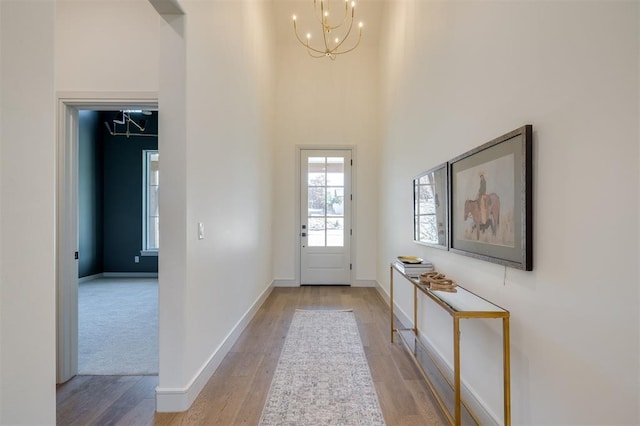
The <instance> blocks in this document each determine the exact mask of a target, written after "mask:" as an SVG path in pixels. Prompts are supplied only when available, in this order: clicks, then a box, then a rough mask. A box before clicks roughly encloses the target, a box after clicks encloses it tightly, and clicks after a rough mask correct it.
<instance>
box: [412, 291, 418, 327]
mask: <svg viewBox="0 0 640 426" xmlns="http://www.w3.org/2000/svg"><path fill="white" fill-rule="evenodd" d="M413 332H414V333H415V335H416V338H417V337H418V287H417V286H415V285H414V286H413Z"/></svg>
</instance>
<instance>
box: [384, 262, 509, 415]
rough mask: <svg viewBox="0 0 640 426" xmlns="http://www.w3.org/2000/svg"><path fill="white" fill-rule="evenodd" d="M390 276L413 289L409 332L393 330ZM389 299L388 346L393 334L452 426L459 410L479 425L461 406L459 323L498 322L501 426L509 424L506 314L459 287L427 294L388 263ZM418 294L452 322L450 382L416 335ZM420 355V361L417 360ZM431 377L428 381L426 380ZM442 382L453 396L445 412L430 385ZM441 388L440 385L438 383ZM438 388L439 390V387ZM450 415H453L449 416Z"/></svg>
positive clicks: (507, 329)
mask: <svg viewBox="0 0 640 426" xmlns="http://www.w3.org/2000/svg"><path fill="white" fill-rule="evenodd" d="M394 272H395V273H397V274H399V275H400V276H401V277H403V278H404V279H405V280H403V281H405V282H409V283H410V284H411V285H413V328H395V326H394V315H393V304H394V302H393V276H394ZM389 282H390V292H391V294H390V297H391V303H390V304H389V305H390V307H391V309H390V311H391V343H393V337H394V333H398V335H399V336H400V338H401V340H402V342H403V343H404V345H405V347H406V348H407V349H408V350H409V352H410V353H411V354H412V355H413V359H414V361H415V362H416V365H417V366H418V367H419V369H420V371H421V372H422V375H423V376H424V378H425V380H426V381H427V384H428V385H429V388H430V389H431V391H432V392H433V394H434V396H435V398H436V400H437V401H438V404H439V405H440V408H441V409H442V411H443V412H444V414H445V416H446V417H447V419H448V420H449V423H450V424H452V425H454V424H455V425H461V424H462V415H463V410H462V406H464V409H465V415H466V414H468V416H469V417H470V418H471V419H472V420H473V421H474V422H475V423H477V424H480V422H479V420H478V419H477V417H476V416H475V414H474V413H473V412H472V410H471V409H470V408H469V406H468V405H467V404H466V403H465V401H464V400H463V399H462V397H461V387H460V320H461V319H473V318H502V346H503V389H504V424H505V425H507V426H509V425H510V424H511V380H510V374H511V373H510V364H509V362H510V360H509V311H507V310H505V309H503V308H501V307H499V306H497V305H495V304H493V303H491V302H489V301H488V300H485V299H483V298H482V297H480V296H477V295H476V294H474V293H472V292H470V291H468V290H466V289H464V288H463V287H460V286H458V287H456V289H457V292H456V293H447V292H443V291H431V290H430V289H429V288H428V287H427V286H426V285H423V284H421V283H420V280H419V279H418V278H412V277H410V276H408V275H406V274H405V273H404V272H403V271H401V270H400V269H398V268H397V267H396V266H395V263H394V262H392V263H391V268H390V281H389ZM418 291H420V292H422V293H423V294H424V295H426V296H427V297H428V298H429V299H431V300H432V301H434V302H435V303H436V305H438V306H439V307H440V308H442V309H444V310H445V311H446V312H448V313H449V315H451V317H452V318H453V382H452V381H451V379H450V377H447V376H448V375H447V374H446V373H445V372H443V371H442V369H441V368H440V367H439V366H438V363H437V362H436V361H435V360H434V358H433V356H432V355H431V354H430V351H429V350H428V349H427V348H426V347H425V346H424V345H423V344H422V342H421V340H420V338H419V333H418ZM424 354H426V356H424V358H421V357H422V356H423V355H424ZM420 359H424V360H425V361H426V362H429V363H431V364H430V365H433V366H434V367H435V368H433V369H430V371H429V372H428V371H427V370H429V369H428V368H426V367H425V366H424V365H423V364H421V362H420ZM431 370H437V371H438V372H439V373H440V376H441V377H438V378H436V379H434V375H433V371H431ZM430 376H431V377H430ZM442 379H444V381H445V382H446V385H445V387H446V386H447V385H448V387H449V388H450V389H449V391H450V392H451V391H452V392H453V394H454V396H453V401H452V402H453V404H449V405H450V406H451V405H452V409H451V410H450V409H449V408H447V404H446V402H445V400H444V398H445V396H444V395H442V393H443V392H442V390H440V391H438V390H437V389H436V385H435V384H434V381H439V382H442ZM441 384H442V383H441ZM441 388H442V386H441ZM451 411H453V414H452V413H451Z"/></svg>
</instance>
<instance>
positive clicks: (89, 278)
mask: <svg viewBox="0 0 640 426" xmlns="http://www.w3.org/2000/svg"><path fill="white" fill-rule="evenodd" d="M98 278H102V272H101V273H99V274H93V275H87V276H86V277H82V278H78V284H82V283H86V282H87V281H93V280H97V279H98Z"/></svg>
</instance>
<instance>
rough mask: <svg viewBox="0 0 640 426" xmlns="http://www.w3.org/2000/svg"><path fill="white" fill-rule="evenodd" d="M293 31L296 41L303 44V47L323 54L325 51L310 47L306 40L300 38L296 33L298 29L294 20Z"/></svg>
mask: <svg viewBox="0 0 640 426" xmlns="http://www.w3.org/2000/svg"><path fill="white" fill-rule="evenodd" d="M293 32H294V33H295V35H296V38H297V39H298V41H299V42H300V44H301V45H303V46H304V47H306V48H307V49H309V50H313V51H314V52H317V53H320V54H322V55H324V54H325V52H323V51H322V50H318V49H315V48H313V47H311V45H309V41H307V42H306V43H305V42H304V41H302V39H301V38H300V36H299V35H298V30H297V28H296V21H293Z"/></svg>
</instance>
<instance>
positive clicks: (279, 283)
mask: <svg viewBox="0 0 640 426" xmlns="http://www.w3.org/2000/svg"><path fill="white" fill-rule="evenodd" d="M273 286H274V287H300V283H299V282H297V281H296V280H273Z"/></svg>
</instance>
